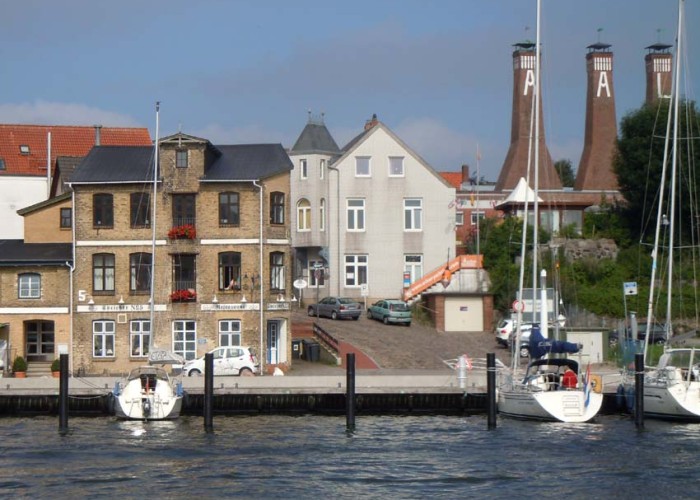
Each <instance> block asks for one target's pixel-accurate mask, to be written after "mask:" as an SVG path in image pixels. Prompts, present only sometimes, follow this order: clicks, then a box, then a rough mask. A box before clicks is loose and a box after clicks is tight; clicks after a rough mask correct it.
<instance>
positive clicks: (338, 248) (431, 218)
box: [289, 115, 455, 303]
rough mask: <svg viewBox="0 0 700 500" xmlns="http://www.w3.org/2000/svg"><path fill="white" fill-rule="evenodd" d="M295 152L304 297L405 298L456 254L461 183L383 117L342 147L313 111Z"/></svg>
mask: <svg viewBox="0 0 700 500" xmlns="http://www.w3.org/2000/svg"><path fill="white" fill-rule="evenodd" d="M289 155H290V158H291V160H292V163H293V164H294V171H293V172H292V179H291V199H292V207H293V208H292V211H293V214H292V245H293V247H294V249H295V253H296V258H295V265H294V270H293V273H294V278H295V279H299V278H301V279H303V280H304V281H305V282H306V283H307V284H308V288H305V289H303V292H302V293H303V298H304V299H305V301H306V302H308V301H313V300H315V299H316V295H318V296H319V297H324V296H326V295H340V296H349V297H355V298H358V299H361V298H363V297H365V296H366V297H367V301H368V303H369V302H371V301H374V300H375V299H378V298H399V297H401V293H402V290H403V288H404V286H405V285H406V284H407V282H413V281H415V280H417V279H418V278H420V277H421V276H423V274H425V273H426V272H428V271H431V270H433V269H435V268H437V267H439V266H444V265H445V262H446V261H447V259H448V256H450V257H454V256H455V232H454V208H453V207H451V206H450V203H451V202H452V200H454V199H455V189H454V188H453V187H451V186H450V185H449V183H448V182H447V181H446V180H444V179H443V178H442V177H441V176H440V175H439V174H438V173H437V172H436V171H435V170H433V168H432V167H431V166H430V165H428V163H426V162H425V160H423V159H422V158H421V157H420V156H419V155H418V154H416V153H415V152H414V151H412V150H411V149H410V148H409V147H408V146H407V145H406V144H405V143H404V142H403V141H402V140H401V139H399V138H398V137H397V136H396V135H395V134H394V133H393V132H392V131H391V130H389V128H388V127H387V126H386V125H384V124H383V123H381V122H380V121H378V120H377V118H376V115H375V116H373V117H372V119H371V120H369V121H368V122H367V123H366V124H365V127H364V130H363V131H362V133H361V134H359V135H358V136H357V137H355V138H354V139H352V140H351V141H350V142H349V143H348V144H347V145H346V146H345V147H344V148H342V149H340V148H338V146H337V144H336V142H335V141H334V140H333V137H332V136H331V134H330V133H329V132H328V129H327V128H326V126H325V124H324V123H323V121H322V120H314V119H311V118H310V119H309V123H308V124H307V125H306V127H305V128H304V130H303V131H302V133H301V135H300V136H299V139H298V140H297V142H296V143H295V145H294V146H293V147H292V149H291V150H290V151H289ZM314 268H319V269H318V272H316V271H314ZM297 294H298V290H297ZM309 294H311V296H309Z"/></svg>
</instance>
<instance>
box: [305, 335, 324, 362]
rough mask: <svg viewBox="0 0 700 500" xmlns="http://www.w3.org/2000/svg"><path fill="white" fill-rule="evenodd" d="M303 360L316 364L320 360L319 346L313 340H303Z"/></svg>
mask: <svg viewBox="0 0 700 500" xmlns="http://www.w3.org/2000/svg"><path fill="white" fill-rule="evenodd" d="M303 359H305V360H306V361H312V362H316V361H319V360H320V359H321V346H320V345H319V344H318V342H316V341H315V340H304V354H303Z"/></svg>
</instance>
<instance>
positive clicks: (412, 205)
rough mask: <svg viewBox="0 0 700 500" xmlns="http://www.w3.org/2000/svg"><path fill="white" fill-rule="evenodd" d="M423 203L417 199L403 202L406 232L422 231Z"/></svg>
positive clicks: (407, 199) (408, 199)
mask: <svg viewBox="0 0 700 500" xmlns="http://www.w3.org/2000/svg"><path fill="white" fill-rule="evenodd" d="M422 206H423V201H422V200H420V199H417V198H406V199H405V200H403V228H404V231H420V230H421V229H422V228H423V208H422Z"/></svg>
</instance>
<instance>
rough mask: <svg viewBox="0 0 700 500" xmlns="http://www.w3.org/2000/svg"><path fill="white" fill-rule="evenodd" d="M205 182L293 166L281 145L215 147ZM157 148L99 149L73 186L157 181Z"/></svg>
mask: <svg viewBox="0 0 700 500" xmlns="http://www.w3.org/2000/svg"><path fill="white" fill-rule="evenodd" d="M208 147H210V148H211V149H213V150H214V151H215V152H216V153H217V155H214V159H213V161H212V162H211V163H210V164H209V165H206V166H205V169H204V176H203V177H202V178H201V181H203V182H207V181H209V182H226V181H250V180H258V179H264V178H267V177H270V176H272V175H277V174H280V173H284V172H289V171H291V170H292V168H293V164H292V162H291V160H290V159H289V156H287V153H286V152H285V150H284V148H283V147H282V145H281V144H238V145H227V146H212V145H209V144H208ZM153 156H154V148H153V147H134V146H132V147H126V146H98V147H94V148H93V149H92V151H90V154H88V155H87V156H86V157H85V159H84V160H83V161H82V162H81V163H80V165H79V166H78V168H77V169H76V170H75V172H73V175H72V176H71V178H70V179H69V182H70V183H71V184H104V183H120V184H128V183H143V182H151V181H152V179H153Z"/></svg>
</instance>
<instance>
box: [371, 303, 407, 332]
mask: <svg viewBox="0 0 700 500" xmlns="http://www.w3.org/2000/svg"><path fill="white" fill-rule="evenodd" d="M367 317H368V318H369V319H376V320H379V321H383V322H384V324H385V325H388V324H389V323H395V324H398V325H406V326H411V309H410V308H409V307H408V304H406V303H405V302H404V301H403V300H392V299H384V300H378V301H377V302H375V303H374V304H372V305H371V306H369V307H368V308H367Z"/></svg>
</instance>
